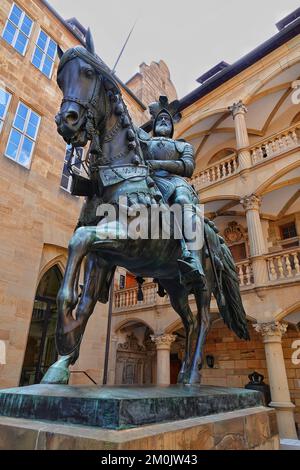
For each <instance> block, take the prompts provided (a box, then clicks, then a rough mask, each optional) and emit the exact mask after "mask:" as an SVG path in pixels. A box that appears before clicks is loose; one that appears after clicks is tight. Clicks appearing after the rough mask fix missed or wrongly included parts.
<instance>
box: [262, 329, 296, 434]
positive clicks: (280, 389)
mask: <svg viewBox="0 0 300 470" xmlns="http://www.w3.org/2000/svg"><path fill="white" fill-rule="evenodd" d="M253 326H254V328H255V330H256V331H257V332H258V333H261V335H262V337H263V343H264V346H265V353H266V361H267V368H268V376H269V383H270V389H271V397H272V401H271V403H270V404H269V405H270V406H272V407H274V408H275V409H276V415H277V423H278V429H279V436H280V437H281V438H285V439H297V433H296V426H295V419H294V407H295V405H293V403H291V397H290V391H289V386H288V380H287V375H286V369H285V363H284V357H283V351H282V345H281V337H282V335H283V334H284V333H285V332H286V329H287V326H288V325H287V324H286V323H279V322H278V321H276V322H275V321H271V322H268V323H256V324H255V325H253Z"/></svg>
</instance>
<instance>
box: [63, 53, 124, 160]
mask: <svg viewBox="0 0 300 470" xmlns="http://www.w3.org/2000/svg"><path fill="white" fill-rule="evenodd" d="M75 58H80V59H82V60H84V61H85V62H86V63H88V64H90V65H91V66H92V67H93V68H94V70H95V72H96V80H95V85H94V89H93V92H92V94H91V97H90V98H89V99H87V100H82V99H79V98H77V97H75V96H64V98H63V100H62V102H61V106H62V105H63V104H64V103H66V102H73V103H76V104H79V105H80V106H81V107H82V108H84V109H85V110H86V111H87V115H86V124H85V128H86V131H87V133H88V137H89V140H91V142H92V144H91V146H93V141H94V147H95V149H94V151H95V153H101V149H100V145H99V135H100V134H101V132H102V130H103V129H104V128H105V125H106V122H107V119H108V117H109V112H110V110H109V105H108V100H109V98H108V96H107V94H106V93H100V91H101V85H102V84H103V80H102V75H104V76H105V77H106V78H107V79H109V80H110V81H112V82H113V85H114V86H115V87H117V89H118V91H119V87H118V86H117V84H116V82H115V80H114V78H113V77H112V76H111V75H110V71H109V69H108V68H107V66H106V65H105V64H104V63H103V62H102V61H101V59H100V58H99V57H97V56H94V55H93V54H91V53H90V52H88V51H87V50H86V49H85V48H83V47H80V46H79V47H74V48H73V49H69V50H68V51H67V52H65V54H64V55H63V56H62V58H61V60H60V63H59V67H58V72H57V73H59V72H60V71H61V70H62V69H63V67H64V65H65V64H66V63H67V62H69V61H70V60H73V59H75ZM97 72H98V73H97ZM99 97H100V98H99ZM99 99H100V103H99V109H104V116H103V118H102V119H101V122H100V123H97V120H98V119H97V118H98V111H97V104H98V100H99ZM95 140H96V141H97V142H96V143H95Z"/></svg>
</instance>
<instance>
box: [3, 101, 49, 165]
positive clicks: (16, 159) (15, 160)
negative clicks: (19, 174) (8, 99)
mask: <svg viewBox="0 0 300 470" xmlns="http://www.w3.org/2000/svg"><path fill="white" fill-rule="evenodd" d="M21 104H22V105H23V106H25V107H26V108H27V110H29V112H28V111H27V115H26V119H25V122H24V130H21V129H19V128H18V127H16V126H15V120H16V117H17V115H18V110H19V107H20V105H21ZM31 113H34V114H35V115H36V116H37V117H38V123H37V126H36V134H35V137H34V139H33V138H32V137H31V136H30V135H28V134H27V129H28V123H29V120H30V116H31ZM41 121H42V116H41V115H40V114H38V113H37V112H36V111H35V110H33V109H32V108H31V107H30V106H28V105H27V104H26V103H24V101H22V100H19V102H18V106H17V108H16V112H15V114H14V119H13V122H12V124H11V129H10V132H9V136H8V140H7V143H6V147H5V152H4V156H5V157H6V158H8V159H9V160H12V161H13V162H15V163H17V164H18V165H20V166H22V167H23V168H26V169H27V170H30V167H31V163H32V156H33V152H34V149H35V144H36V142H37V138H38V133H39V128H40V125H41ZM25 129H26V130H25ZM14 130H15V131H17V132H18V133H19V134H21V138H20V142H19V145H18V148H17V151H16V158H13V157H11V156H10V155H8V153H7V150H8V145H9V143H10V139H11V135H12V132H13V131H14ZM25 137H26V138H27V139H29V140H30V141H31V142H32V148H31V152H30V159H29V163H28V165H24V164H23V163H21V162H20V161H19V157H20V150H21V149H22V147H23V143H24V140H25Z"/></svg>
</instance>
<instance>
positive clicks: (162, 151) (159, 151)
mask: <svg viewBox="0 0 300 470" xmlns="http://www.w3.org/2000/svg"><path fill="white" fill-rule="evenodd" d="M147 144H148V145H147V147H148V152H147V153H148V155H147V159H148V160H179V158H180V154H179V152H178V151H177V149H176V146H175V142H174V140H172V139H167V138H166V137H155V138H153V139H151V141H149V142H147Z"/></svg>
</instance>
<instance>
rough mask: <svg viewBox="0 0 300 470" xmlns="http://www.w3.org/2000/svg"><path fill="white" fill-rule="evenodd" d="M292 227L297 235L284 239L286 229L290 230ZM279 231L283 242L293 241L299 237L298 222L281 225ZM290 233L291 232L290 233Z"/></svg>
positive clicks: (293, 221)
mask: <svg viewBox="0 0 300 470" xmlns="http://www.w3.org/2000/svg"><path fill="white" fill-rule="evenodd" d="M290 227H293V231H294V233H295V235H293V236H292V237H284V236H283V232H284V229H288V230H289V228H290ZM279 230H280V239H281V241H285V240H292V239H293V238H296V237H297V236H298V233H297V226H296V221H295V220H291V221H290V222H286V223H284V224H281V225H279ZM290 231H291V230H289V232H290Z"/></svg>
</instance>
